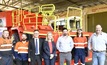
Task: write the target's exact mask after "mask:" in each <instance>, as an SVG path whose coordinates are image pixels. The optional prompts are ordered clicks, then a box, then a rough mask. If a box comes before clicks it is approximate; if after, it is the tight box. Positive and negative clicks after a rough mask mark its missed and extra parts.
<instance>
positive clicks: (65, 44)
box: [56, 28, 73, 65]
mask: <svg viewBox="0 0 107 65" xmlns="http://www.w3.org/2000/svg"><path fill="white" fill-rule="evenodd" d="M56 46H57V49H58V51H59V52H60V65H64V60H66V64H67V65H71V51H72V49H73V40H72V38H71V37H70V36H68V30H67V29H66V28H64V29H63V34H62V36H61V37H59V38H58V41H57V44H56Z"/></svg>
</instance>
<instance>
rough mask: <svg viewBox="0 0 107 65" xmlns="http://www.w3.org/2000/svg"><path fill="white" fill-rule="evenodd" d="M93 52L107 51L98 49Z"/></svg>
mask: <svg viewBox="0 0 107 65" xmlns="http://www.w3.org/2000/svg"><path fill="white" fill-rule="evenodd" d="M93 52H106V50H96V51H93Z"/></svg>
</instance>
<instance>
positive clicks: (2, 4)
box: [0, 3, 19, 9]
mask: <svg viewBox="0 0 107 65" xmlns="http://www.w3.org/2000/svg"><path fill="white" fill-rule="evenodd" d="M0 5H2V6H8V7H11V8H15V9H19V8H18V7H14V6H10V5H6V4H1V3H0Z"/></svg>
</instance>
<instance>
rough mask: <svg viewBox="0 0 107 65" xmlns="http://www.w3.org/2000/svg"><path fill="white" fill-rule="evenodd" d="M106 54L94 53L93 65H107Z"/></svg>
mask: <svg viewBox="0 0 107 65" xmlns="http://www.w3.org/2000/svg"><path fill="white" fill-rule="evenodd" d="M105 59H106V52H93V57H92V65H105Z"/></svg>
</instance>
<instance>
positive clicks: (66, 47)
mask: <svg viewBox="0 0 107 65" xmlns="http://www.w3.org/2000/svg"><path fill="white" fill-rule="evenodd" d="M73 45H74V42H73V40H72V38H71V37H70V36H67V37H66V38H65V36H61V37H59V38H58V41H57V44H56V47H57V49H58V50H59V52H70V51H72V49H73Z"/></svg>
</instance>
